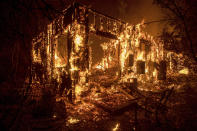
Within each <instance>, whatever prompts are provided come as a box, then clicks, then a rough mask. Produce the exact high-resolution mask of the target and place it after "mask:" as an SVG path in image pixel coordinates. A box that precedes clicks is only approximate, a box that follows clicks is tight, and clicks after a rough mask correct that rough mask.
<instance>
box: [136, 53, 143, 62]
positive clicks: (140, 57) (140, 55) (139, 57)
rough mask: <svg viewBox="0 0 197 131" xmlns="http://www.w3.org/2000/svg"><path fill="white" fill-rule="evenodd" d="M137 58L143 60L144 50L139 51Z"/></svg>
mask: <svg viewBox="0 0 197 131" xmlns="http://www.w3.org/2000/svg"><path fill="white" fill-rule="evenodd" d="M137 60H143V61H144V52H140V53H139V55H138V56H137Z"/></svg>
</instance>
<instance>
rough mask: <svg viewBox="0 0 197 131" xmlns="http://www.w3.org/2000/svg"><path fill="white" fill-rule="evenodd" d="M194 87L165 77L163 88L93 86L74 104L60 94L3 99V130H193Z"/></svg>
mask: <svg viewBox="0 0 197 131" xmlns="http://www.w3.org/2000/svg"><path fill="white" fill-rule="evenodd" d="M180 80H182V81H180ZM176 81H178V83H177V82H176ZM110 83H111V82H110ZM196 85H197V83H196V79H195V77H191V78H190V77H188V76H187V77H185V76H176V77H172V78H170V79H168V80H167V84H166V82H165V83H164V82H161V83H160V84H159V85H158V84H150V83H149V84H141V85H139V86H138V88H132V87H129V86H128V84H125V83H112V84H111V85H110V86H106V87H100V88H91V90H89V91H88V93H86V95H81V98H78V99H79V100H78V101H77V102H75V103H74V104H71V103H69V102H68V100H67V99H66V97H64V96H63V97H60V96H58V95H56V96H53V95H51V94H47V95H46V96H45V97H42V100H40V101H30V100H28V99H26V100H24V101H23V103H18V104H16V103H15V104H8V103H3V102H2V101H1V113H0V118H1V127H2V129H3V128H4V129H8V128H9V129H10V130H65V131H83V130H86V131H87V130H91V131H132V130H140V131H141V130H195V129H196V128H197V95H196V93H197V89H196ZM164 87H165V88H164ZM122 89H123V90H124V91H126V92H128V94H125V92H124V91H122ZM142 89H143V90H142ZM21 99H22V98H21ZM35 105H36V106H35ZM43 105H44V106H43ZM51 109H53V110H51Z"/></svg>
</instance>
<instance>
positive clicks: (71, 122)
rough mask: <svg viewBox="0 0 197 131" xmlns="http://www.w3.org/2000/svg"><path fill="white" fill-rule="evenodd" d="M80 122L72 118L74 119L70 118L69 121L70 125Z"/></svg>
mask: <svg viewBox="0 0 197 131" xmlns="http://www.w3.org/2000/svg"><path fill="white" fill-rule="evenodd" d="M79 121H80V120H78V119H76V118H72V117H70V118H69V119H68V123H69V124H76V123H78V122H79Z"/></svg>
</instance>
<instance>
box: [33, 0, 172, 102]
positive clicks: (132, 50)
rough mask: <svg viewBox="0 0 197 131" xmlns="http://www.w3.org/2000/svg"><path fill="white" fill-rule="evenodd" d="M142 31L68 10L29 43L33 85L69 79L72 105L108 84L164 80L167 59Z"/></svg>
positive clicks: (82, 8) (80, 8) (86, 10)
mask: <svg viewBox="0 0 197 131" xmlns="http://www.w3.org/2000/svg"><path fill="white" fill-rule="evenodd" d="M143 26H144V24H143V22H142V23H140V24H137V25H129V24H128V23H125V22H123V21H121V20H119V19H115V18H113V17H110V16H107V15H104V14H102V13H100V12H97V11H95V10H93V9H90V8H88V7H86V6H84V5H81V4H76V3H75V4H73V5H71V6H69V7H68V8H67V9H65V10H64V11H63V13H62V14H61V15H60V16H59V17H58V18H56V19H55V20H53V21H52V22H51V23H50V24H49V25H47V26H46V28H45V30H44V31H43V32H41V33H40V34H39V35H38V36H37V37H35V38H34V39H33V41H32V71H31V72H32V73H31V83H32V85H35V84H41V85H43V84H45V85H46V84H54V82H55V83H57V84H58V83H62V82H63V79H64V78H65V79H68V78H69V79H70V80H71V83H70V84H71V85H70V86H71V91H72V96H73V99H75V97H77V96H78V95H80V93H81V92H82V91H84V90H88V88H89V86H90V85H91V83H98V84H102V82H101V81H102V80H104V83H106V79H110V80H111V81H116V82H117V83H121V82H126V83H135V84H134V85H136V84H137V83H138V84H140V83H145V82H157V81H159V80H165V79H166V72H167V69H168V65H169V64H168V63H169V61H168V57H167V56H168V55H169V54H168V53H167V51H165V50H164V48H163V44H162V43H161V42H159V41H158V40H155V39H154V38H153V37H152V36H150V35H148V34H147V33H145V32H143V31H142V29H143ZM101 77H102V78H101ZM98 81H100V82H98Z"/></svg>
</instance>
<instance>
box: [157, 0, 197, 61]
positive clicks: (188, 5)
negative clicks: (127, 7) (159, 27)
mask: <svg viewBox="0 0 197 131" xmlns="http://www.w3.org/2000/svg"><path fill="white" fill-rule="evenodd" d="M154 4H157V5H158V6H160V7H161V8H162V9H163V11H164V14H165V16H164V17H165V19H166V20H167V23H166V26H165V28H164V30H163V33H162V35H161V38H162V39H163V41H164V43H165V46H166V48H167V49H170V50H173V51H175V52H179V53H180V52H181V53H183V54H186V55H189V56H190V57H191V58H193V59H194V60H195V61H196V62H197V44H196V42H197V33H196V29H197V25H196V23H197V2H196V0H154Z"/></svg>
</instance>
